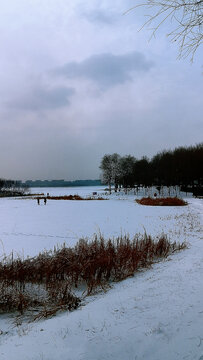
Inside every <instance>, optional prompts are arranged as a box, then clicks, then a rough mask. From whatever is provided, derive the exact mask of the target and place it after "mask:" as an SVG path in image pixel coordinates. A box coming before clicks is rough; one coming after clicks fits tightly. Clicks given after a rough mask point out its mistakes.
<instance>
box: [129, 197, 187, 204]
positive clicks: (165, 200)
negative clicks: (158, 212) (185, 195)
mask: <svg viewBox="0 0 203 360" xmlns="http://www.w3.org/2000/svg"><path fill="white" fill-rule="evenodd" d="M136 202H137V203H138V204H140V205H150V206H184V205H187V202H186V201H184V200H182V199H179V198H177V197H173V198H172V197H167V198H154V199H153V198H150V197H148V198H142V199H141V200H138V199H137V200H136Z"/></svg>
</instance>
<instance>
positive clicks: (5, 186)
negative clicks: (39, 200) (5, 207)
mask: <svg viewBox="0 0 203 360" xmlns="http://www.w3.org/2000/svg"><path fill="white" fill-rule="evenodd" d="M27 189H28V188H27V187H26V186H24V187H22V184H21V182H19V181H15V180H6V179H0V197H4V196H21V195H24V194H25V193H26V191H27Z"/></svg>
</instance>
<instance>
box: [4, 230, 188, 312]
mask: <svg viewBox="0 0 203 360" xmlns="http://www.w3.org/2000/svg"><path fill="white" fill-rule="evenodd" d="M185 247H186V244H185V243H183V244H177V243H175V242H174V243H170V242H169V241H168V239H167V238H166V237H165V236H162V237H160V239H159V240H157V241H155V240H153V239H152V238H151V237H150V236H147V235H144V236H143V237H142V238H140V237H139V236H136V237H135V238H134V239H133V240H130V239H129V236H120V237H118V238H117V239H115V240H111V239H109V240H108V241H105V240H104V238H103V237H102V236H101V235H100V236H99V237H98V236H95V238H94V240H92V241H90V242H89V241H88V240H85V239H81V240H80V241H79V242H78V243H77V245H76V246H75V247H74V248H68V247H65V246H64V247H63V248H60V249H55V250H54V251H53V252H52V251H50V252H44V253H41V254H39V255H38V256H36V257H34V258H28V259H26V260H23V259H20V258H18V259H13V257H12V256H11V257H10V258H5V259H3V260H2V261H1V262H0V311H2V312H8V311H13V310H18V311H19V312H20V313H23V312H24V311H25V310H27V309H30V308H34V309H38V312H37V315H36V317H41V316H46V314H48V315H50V314H54V313H55V312H56V311H58V310H59V309H68V310H73V309H75V308H77V307H78V306H79V304H80V301H81V299H80V298H79V297H78V296H76V295H74V293H73V291H76V288H78V287H79V288H80V286H83V288H85V294H86V295H90V294H91V293H93V292H94V291H95V290H96V289H98V288H100V289H101V288H103V289H104V288H105V287H106V286H107V285H108V284H109V283H110V282H112V281H120V280H122V279H125V278H127V277H129V276H133V274H134V273H135V272H136V271H138V270H139V269H141V268H147V267H149V266H150V265H151V264H152V263H153V262H155V261H158V260H160V259H161V258H165V257H167V256H168V255H169V254H172V253H173V252H175V251H177V250H181V249H184V248H185ZM43 314H44V315H43ZM48 315H47V316H48Z"/></svg>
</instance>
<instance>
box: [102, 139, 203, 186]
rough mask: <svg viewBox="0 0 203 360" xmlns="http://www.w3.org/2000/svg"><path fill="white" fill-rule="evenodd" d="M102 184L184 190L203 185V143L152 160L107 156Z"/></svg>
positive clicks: (181, 148) (163, 152) (128, 156)
mask: <svg viewBox="0 0 203 360" xmlns="http://www.w3.org/2000/svg"><path fill="white" fill-rule="evenodd" d="M100 169H101V170H102V181H103V183H104V184H108V185H109V190H110V191H111V185H112V184H114V186H115V189H117V188H118V187H121V186H122V187H124V188H128V187H131V188H133V187H135V186H141V185H142V186H153V185H155V186H175V185H179V186H182V188H183V190H184V189H185V190H187V189H189V188H194V187H199V188H202V185H203V143H201V144H198V145H196V146H190V147H178V148H176V149H175V150H164V151H162V152H159V153H158V154H156V155H155V156H154V157H153V158H152V159H151V160H150V159H148V158H147V157H143V158H142V159H140V160H138V159H136V158H135V157H134V156H131V155H127V156H120V155H119V154H116V153H114V154H112V155H109V154H106V155H104V157H103V158H102V160H101V165H100Z"/></svg>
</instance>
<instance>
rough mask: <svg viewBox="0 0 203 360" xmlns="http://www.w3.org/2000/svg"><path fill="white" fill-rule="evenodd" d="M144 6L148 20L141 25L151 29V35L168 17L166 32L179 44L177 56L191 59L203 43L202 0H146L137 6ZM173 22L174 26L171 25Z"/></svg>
mask: <svg viewBox="0 0 203 360" xmlns="http://www.w3.org/2000/svg"><path fill="white" fill-rule="evenodd" d="M139 6H141V7H146V8H147V12H149V13H148V14H147V17H148V20H147V21H146V22H145V23H144V25H143V26H142V28H143V27H145V26H147V27H149V28H150V29H151V30H152V34H151V37H153V36H154V35H155V34H156V32H157V30H158V29H159V27H160V26H161V25H162V24H163V23H164V22H165V21H166V20H167V19H169V20H170V21H171V27H172V28H171V31H170V32H169V33H168V34H167V36H169V37H170V39H171V41H172V42H177V43H178V45H179V56H178V57H179V58H185V57H187V56H188V55H189V56H191V61H193V58H194V54H195V52H196V50H197V48H198V47H199V46H200V45H201V44H202V43H203V32H202V29H203V0H146V2H144V3H142V4H138V5H136V6H134V7H132V8H131V9H129V10H128V11H127V12H129V11H131V10H134V9H136V8H137V7H139ZM173 24H174V27H173Z"/></svg>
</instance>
